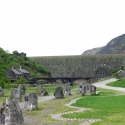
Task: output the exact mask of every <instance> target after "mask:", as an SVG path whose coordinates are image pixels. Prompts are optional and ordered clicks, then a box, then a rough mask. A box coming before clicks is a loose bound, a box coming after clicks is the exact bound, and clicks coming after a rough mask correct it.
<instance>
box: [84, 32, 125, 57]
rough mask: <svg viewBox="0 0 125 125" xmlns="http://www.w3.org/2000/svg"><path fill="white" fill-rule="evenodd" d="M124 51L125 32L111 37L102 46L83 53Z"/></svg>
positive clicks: (117, 52) (115, 52) (121, 52)
mask: <svg viewBox="0 0 125 125" xmlns="http://www.w3.org/2000/svg"><path fill="white" fill-rule="evenodd" d="M124 53H125V34H122V35H121V36H118V37H116V38H113V39H112V40H111V41H110V42H108V43H107V45H106V46H104V47H99V48H94V49H90V50H87V51H85V52H83V55H93V54H124Z"/></svg>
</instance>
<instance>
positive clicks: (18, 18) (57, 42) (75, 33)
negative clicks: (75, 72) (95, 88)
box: [0, 0, 125, 57]
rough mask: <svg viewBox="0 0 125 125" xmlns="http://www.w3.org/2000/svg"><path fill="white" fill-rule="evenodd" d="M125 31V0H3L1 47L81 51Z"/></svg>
mask: <svg viewBox="0 0 125 125" xmlns="http://www.w3.org/2000/svg"><path fill="white" fill-rule="evenodd" d="M124 33H125V0H0V47H1V48H3V49H4V50H5V51H9V53H12V52H13V51H15V50H17V51H18V52H24V53H26V54H27V56H29V57H32V56H64V55H66V56H68V55H81V54H82V53H83V52H84V51H86V50H88V49H92V48H96V47H101V46H105V45H106V44H107V43H108V42H109V41H110V40H111V39H113V38H115V37H117V36H120V35H122V34H124Z"/></svg>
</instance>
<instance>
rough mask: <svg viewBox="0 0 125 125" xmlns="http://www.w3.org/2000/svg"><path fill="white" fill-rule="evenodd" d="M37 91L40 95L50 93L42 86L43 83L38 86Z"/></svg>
mask: <svg viewBox="0 0 125 125" xmlns="http://www.w3.org/2000/svg"><path fill="white" fill-rule="evenodd" d="M37 93H38V95H39V96H45V95H48V92H47V91H46V89H44V88H42V87H41V85H38V86H37Z"/></svg>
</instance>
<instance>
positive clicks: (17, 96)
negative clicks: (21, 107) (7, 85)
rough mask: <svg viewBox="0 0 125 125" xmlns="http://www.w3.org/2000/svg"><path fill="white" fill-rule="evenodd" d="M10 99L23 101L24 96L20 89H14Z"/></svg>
mask: <svg viewBox="0 0 125 125" xmlns="http://www.w3.org/2000/svg"><path fill="white" fill-rule="evenodd" d="M10 99H15V100H16V101H17V102H21V101H22V94H21V90H20V89H13V90H12V91H11V96H10Z"/></svg>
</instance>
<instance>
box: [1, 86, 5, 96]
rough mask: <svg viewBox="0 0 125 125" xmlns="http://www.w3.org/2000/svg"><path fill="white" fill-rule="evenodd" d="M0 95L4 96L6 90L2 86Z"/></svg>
mask: <svg viewBox="0 0 125 125" xmlns="http://www.w3.org/2000/svg"><path fill="white" fill-rule="evenodd" d="M0 96H4V90H3V89H2V88H1V87H0Z"/></svg>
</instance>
